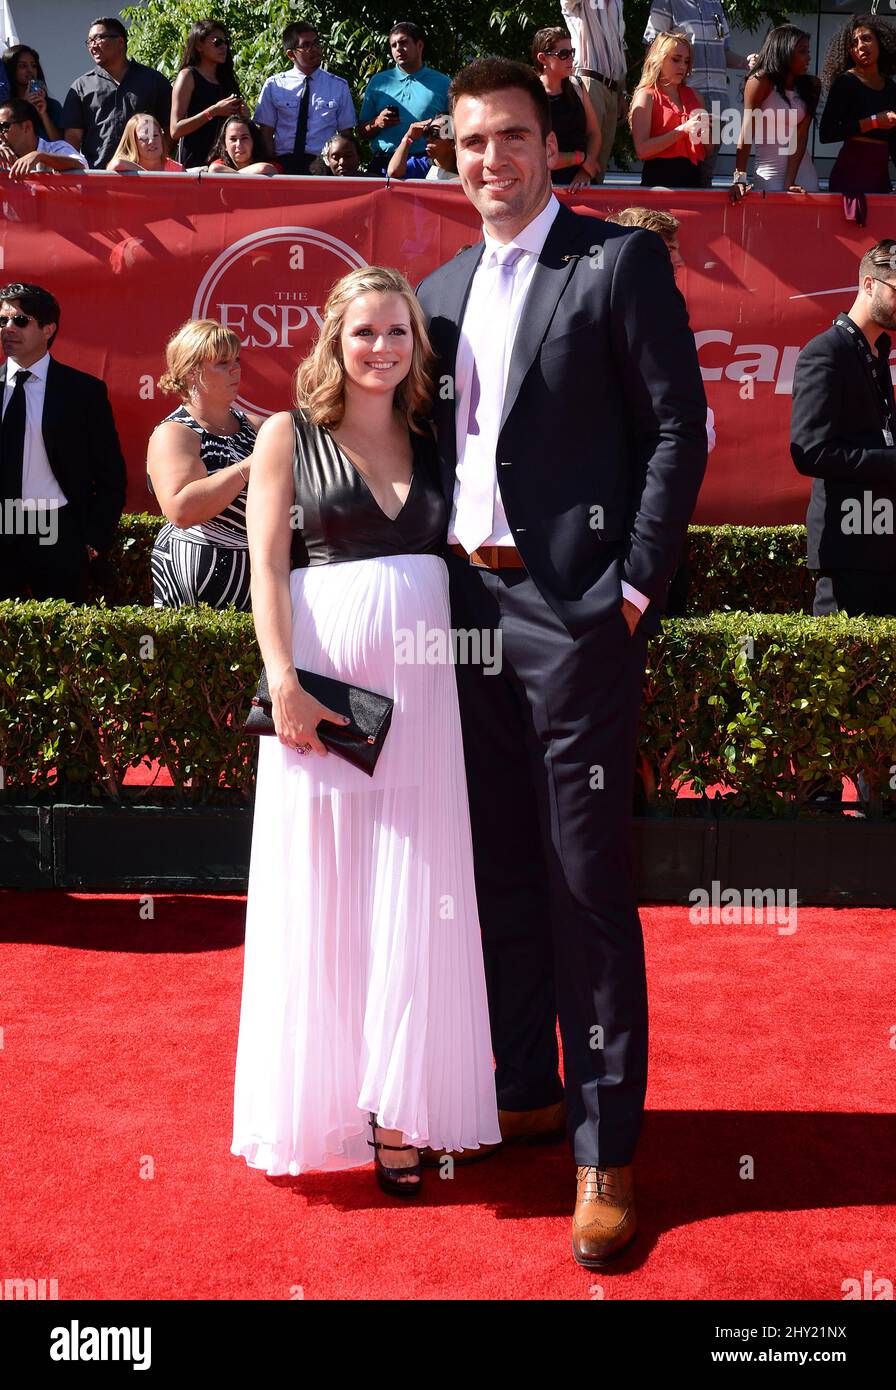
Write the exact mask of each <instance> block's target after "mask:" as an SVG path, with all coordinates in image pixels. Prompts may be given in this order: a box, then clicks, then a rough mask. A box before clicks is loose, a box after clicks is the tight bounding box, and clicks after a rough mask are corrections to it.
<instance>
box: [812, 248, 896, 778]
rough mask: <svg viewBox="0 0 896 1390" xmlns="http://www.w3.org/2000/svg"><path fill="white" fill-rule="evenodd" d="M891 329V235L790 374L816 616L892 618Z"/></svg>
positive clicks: (895, 303) (894, 427) (894, 463)
mask: <svg viewBox="0 0 896 1390" xmlns="http://www.w3.org/2000/svg"><path fill="white" fill-rule="evenodd" d="M894 329H896V240H892V239H890V238H887V239H886V240H884V241H879V242H877V244H876V245H874V246H872V247H870V248H869V249H868V250H867V251H866V252H865V254H864V256H863V257H862V259H861V262H860V263H859V289H858V294H857V295H856V298H855V300H854V302H853V304H852V307H851V308H850V310H849V312H848V313H845V314H838V315H837V317H836V318H835V320H834V322H833V325H832V326H831V327H830V328H828V329H827V330H826V332H824V333H819V334H818V336H817V337H815V338H812V339H811V340H810V342H808V343H807V344H806V346H805V347H804V348H803V351H802V352H801V353H800V355H799V358H798V359H797V364H796V368H795V370H794V374H793V414H792V417H791V427H790V454H791V457H792V459H793V462H794V464H795V466H796V468H797V470H798V472H800V473H803V474H806V475H807V476H808V477H810V478H811V479H812V495H811V498H810V501H809V510H808V513H807V516H806V531H807V542H808V555H807V559H806V564H807V566H808V568H809V569H810V570H815V572H816V584H815V601H814V604H813V608H812V611H813V613H814V614H815V615H816V617H821V616H824V615H826V614H829V613H837V612H839V611H840V610H841V609H844V610H845V611H846V612H848V613H849V614H850V615H851V616H853V617H855V616H857V615H859V614H864V613H868V614H877V615H878V616H890V617H893V616H896V535H894V516H896V447H894V435H896V402H894V399H893V383H892V380H891V377H890V336H889V335H890V333H892V331H893V330H894ZM837 794H838V795H839V787H838V788H837Z"/></svg>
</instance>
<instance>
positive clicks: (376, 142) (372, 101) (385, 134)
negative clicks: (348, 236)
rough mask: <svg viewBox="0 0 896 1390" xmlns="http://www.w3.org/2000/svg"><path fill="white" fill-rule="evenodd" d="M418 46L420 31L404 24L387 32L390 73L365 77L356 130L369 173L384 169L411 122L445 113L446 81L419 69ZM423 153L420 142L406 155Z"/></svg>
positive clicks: (422, 65)
mask: <svg viewBox="0 0 896 1390" xmlns="http://www.w3.org/2000/svg"><path fill="white" fill-rule="evenodd" d="M423 43H424V34H423V30H422V29H421V28H420V26H419V25H418V24H412V23H411V22H410V21H409V20H402V21H400V22H399V23H397V24H393V25H392V28H391V29H390V30H389V49H390V52H391V54H392V57H393V58H394V59H395V67H394V68H387V69H386V70H385V71H384V72H378V73H376V74H375V75H374V76H373V77H371V79H370V81H369V82H368V84H367V89H366V91H365V92H364V99H363V101H362V102H361V115H360V118H359V124H358V135H359V136H360V137H361V139H362V140H369V141H370V146H371V149H372V151H373V160H372V166H371V167H375V168H378V169H380V170H383V169H385V167H386V165H387V164H388V163H389V160H390V159H391V157H392V155H393V154H394V152H395V150H396V149H397V147H398V144H399V142H400V140H401V138H402V136H403V135H404V134H405V132H406V131H407V129H408V127H409V126H410V125H411V124H412V122H414V121H425V120H429V119H430V118H431V117H433V116H438V115H440V114H441V113H442V112H443V111H447V110H448V87H449V85H450V83H451V78H450V77H446V76H445V74H444V73H443V72H436V70H435V68H428V67H427V66H426V65H425V63H424V62H423ZM396 112H397V114H396ZM425 150H426V141H425V140H424V139H420V140H415V141H414V143H413V145H411V147H410V150H409V151H408V153H409V154H423V153H424V152H425Z"/></svg>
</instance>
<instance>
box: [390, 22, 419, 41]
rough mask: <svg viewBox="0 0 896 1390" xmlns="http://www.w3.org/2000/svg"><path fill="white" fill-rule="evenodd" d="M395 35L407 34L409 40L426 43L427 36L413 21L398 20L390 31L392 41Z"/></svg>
mask: <svg viewBox="0 0 896 1390" xmlns="http://www.w3.org/2000/svg"><path fill="white" fill-rule="evenodd" d="M393 34H407V36H408V38H409V39H413V40H414V42H415V43H424V42H425V40H426V35H425V34H424V32H423V30H422V29H421V28H420V25H419V24H415V23H414V21H413V20H412V19H396V21H395V23H394V24H393V25H392V28H391V29H390V30H389V39H390V41H391V39H392V35H393Z"/></svg>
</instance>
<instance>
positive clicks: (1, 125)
mask: <svg viewBox="0 0 896 1390" xmlns="http://www.w3.org/2000/svg"><path fill="white" fill-rule="evenodd" d="M21 124H22V122H21V121H0V130H2V132H3V134H4V135H5V134H6V132H7V131H8V130H9V128H10V126H14V125H21Z"/></svg>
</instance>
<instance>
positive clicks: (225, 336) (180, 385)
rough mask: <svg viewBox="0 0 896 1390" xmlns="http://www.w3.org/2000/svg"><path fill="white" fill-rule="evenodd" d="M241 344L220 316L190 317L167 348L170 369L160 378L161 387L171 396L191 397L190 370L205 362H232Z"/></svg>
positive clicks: (182, 398)
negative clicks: (188, 383)
mask: <svg viewBox="0 0 896 1390" xmlns="http://www.w3.org/2000/svg"><path fill="white" fill-rule="evenodd" d="M240 347H241V343H240V340H239V338H238V337H237V335H236V334H235V333H234V331H233V329H232V328H225V327H224V324H223V323H219V322H218V320H217V319H188V320H187V322H186V323H182V324H181V326H180V328H179V329H178V330H177V332H176V333H175V334H174V336H173V337H171V338H169V339H168V345H167V347H166V348H165V365H166V366H167V368H168V370H167V371H166V372H164V373H163V375H162V376H160V377H159V381H158V387H159V390H160V391H164V392H165V394H166V395H169V396H180V398H181V400H182V401H186V400H189V398H190V387H189V386H188V385H187V377H188V376H189V374H190V372H197V373H198V372H199V370H200V369H201V367H202V365H203V363H205V362H233V360H234V359H235V358H236V357H238V356H239V353H240Z"/></svg>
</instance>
